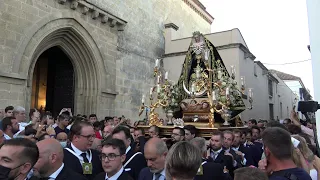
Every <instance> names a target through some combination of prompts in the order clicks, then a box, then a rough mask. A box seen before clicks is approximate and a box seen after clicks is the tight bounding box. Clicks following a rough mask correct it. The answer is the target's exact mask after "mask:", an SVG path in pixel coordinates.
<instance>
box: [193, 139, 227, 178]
mask: <svg viewBox="0 0 320 180" xmlns="http://www.w3.org/2000/svg"><path fill="white" fill-rule="evenodd" d="M190 143H191V144H193V145H194V146H196V147H198V148H199V149H200V151H201V156H202V164H201V166H202V167H200V170H199V171H198V174H197V175H196V177H195V180H207V179H220V180H226V179H228V177H230V176H229V174H227V173H226V174H225V173H224V172H223V166H222V165H221V164H218V163H214V162H207V160H206V155H207V148H206V140H205V139H204V138H201V137H195V138H193V139H192V140H191V141H190ZM201 170H202V171H201Z"/></svg>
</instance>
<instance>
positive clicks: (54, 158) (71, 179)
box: [33, 138, 86, 180]
mask: <svg viewBox="0 0 320 180" xmlns="http://www.w3.org/2000/svg"><path fill="white" fill-rule="evenodd" d="M37 146H38V149H39V159H38V161H37V163H36V164H35V165H34V167H33V171H34V176H37V177H39V178H48V179H55V180H66V179H68V180H86V178H85V177H84V176H82V175H80V174H78V173H75V172H73V171H72V170H70V169H68V168H67V167H66V166H65V165H64V163H63V149H62V147H61V145H60V143H59V142H58V141H57V140H55V139H51V138H50V139H44V140H42V141H39V142H38V143H37Z"/></svg>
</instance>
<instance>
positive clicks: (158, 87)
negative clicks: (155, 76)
mask: <svg viewBox="0 0 320 180" xmlns="http://www.w3.org/2000/svg"><path fill="white" fill-rule="evenodd" d="M157 93H160V84H157Z"/></svg>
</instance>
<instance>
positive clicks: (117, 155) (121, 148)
mask: <svg viewBox="0 0 320 180" xmlns="http://www.w3.org/2000/svg"><path fill="white" fill-rule="evenodd" d="M125 159H126V146H125V145H124V143H123V141H122V140H119V139H109V140H107V141H106V142H104V143H103V144H102V153H101V163H102V167H103V170H104V172H102V173H100V174H98V175H97V176H96V177H95V179H94V180H133V179H132V178H131V177H130V175H129V174H128V173H127V172H126V171H125V170H124V168H123V165H122V163H123V162H124V161H125Z"/></svg>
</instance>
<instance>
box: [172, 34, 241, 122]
mask: <svg viewBox="0 0 320 180" xmlns="http://www.w3.org/2000/svg"><path fill="white" fill-rule="evenodd" d="M218 70H221V72H223V73H224V76H223V77H224V78H227V79H228V78H230V76H229V74H228V71H227V70H226V68H225V65H224V63H223V61H222V59H221V57H220V55H219V53H218V51H217V50H216V48H215V47H214V46H213V44H212V43H211V42H210V41H209V40H208V39H206V38H205V37H204V36H203V35H202V34H201V33H200V32H198V31H197V32H194V33H193V37H192V40H191V43H190V46H189V49H188V51H187V54H186V57H185V61H184V63H183V66H182V71H181V75H180V78H179V80H178V83H177V84H176V85H175V89H178V91H179V93H178V94H179V98H178V99H176V100H177V102H182V101H183V100H186V99H190V98H191V97H190V94H194V95H196V98H200V101H202V100H205V99H206V98H208V85H207V84H205V82H204V81H197V79H201V78H203V79H209V81H210V82H215V81H219V78H220V77H219V74H218V73H217V72H219V71H218ZM196 82H197V83H198V84H197V85H196V86H195V84H196ZM199 82H203V83H204V84H203V85H202V84H199ZM214 89H215V88H214V85H213V84H211V88H210V90H211V91H212V90H214ZM220 93H221V92H220ZM221 96H223V94H222V95H221ZM232 98H233V99H234V100H233V101H232V102H234V103H233V104H231V105H230V111H231V117H234V116H236V115H238V114H239V113H240V112H242V111H243V110H244V109H245V106H244V103H243V100H242V97H241V95H240V94H238V92H236V91H234V92H233V94H232ZM184 102H185V101H184ZM203 102H205V101H202V103H203ZM207 102H208V101H207ZM181 105H182V106H184V107H182V106H181V108H182V111H184V109H188V108H186V107H185V104H181ZM190 105H192V104H190ZM189 110H190V109H189ZM214 116H215V120H216V122H219V119H220V120H221V121H222V122H223V120H222V119H221V116H220V115H219V114H217V113H215V114H214Z"/></svg>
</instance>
